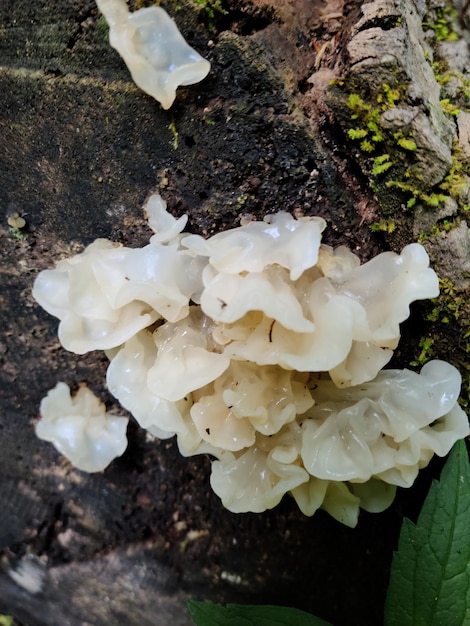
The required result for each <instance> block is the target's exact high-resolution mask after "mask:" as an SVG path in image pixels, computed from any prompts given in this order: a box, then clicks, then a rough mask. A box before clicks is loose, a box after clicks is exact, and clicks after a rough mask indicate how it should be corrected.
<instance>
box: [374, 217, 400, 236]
mask: <svg viewBox="0 0 470 626" xmlns="http://www.w3.org/2000/svg"><path fill="white" fill-rule="evenodd" d="M395 228H396V225H395V222H394V221H393V220H381V221H380V222H375V223H374V224H371V225H370V230H371V231H372V232H373V233H379V232H382V233H388V234H391V233H393V232H394V231H395Z"/></svg>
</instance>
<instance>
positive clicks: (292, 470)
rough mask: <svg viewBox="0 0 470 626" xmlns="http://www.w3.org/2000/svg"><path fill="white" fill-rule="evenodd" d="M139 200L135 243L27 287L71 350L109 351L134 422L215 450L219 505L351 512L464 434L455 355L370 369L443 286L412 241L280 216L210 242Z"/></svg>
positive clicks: (382, 361) (156, 199)
mask: <svg viewBox="0 0 470 626" xmlns="http://www.w3.org/2000/svg"><path fill="white" fill-rule="evenodd" d="M146 211H147V217H148V220H149V224H150V226H151V228H152V230H153V231H154V234H153V236H152V237H151V239H150V243H149V244H148V245H147V246H145V247H143V248H142V249H131V248H124V247H120V246H117V245H116V244H113V243H111V242H109V241H105V240H98V241H97V242H95V243H93V244H91V245H90V246H88V247H87V248H86V249H85V251H84V252H82V253H81V254H78V255H76V256H74V257H72V258H71V259H67V260H63V261H60V262H59V263H58V264H57V267H56V269H54V270H46V271H43V272H41V273H40V274H39V276H38V277H37V279H36V281H35V284H34V289H33V295H34V297H35V298H36V300H37V301H38V302H39V304H41V305H42V306H43V307H44V308H45V309H46V310H47V311H49V312H50V313H52V314H53V315H55V316H56V317H58V318H59V319H60V324H59V338H60V340H61V341H62V343H63V345H64V346H65V347H66V348H68V349H69V350H72V351H74V352H77V353H80V354H81V353H83V352H85V351H88V350H94V349H106V350H107V355H108V357H109V358H110V361H111V362H110V365H109V368H108V372H107V383H108V387H109V390H110V391H111V393H112V394H113V395H114V396H115V397H116V398H117V399H118V400H119V401H120V402H121V404H122V405H123V406H124V407H125V408H126V409H128V410H129V411H130V412H131V413H132V414H133V415H134V417H135V418H136V420H137V421H138V422H139V424H140V425H141V426H142V427H143V428H146V429H147V430H148V431H149V432H150V433H151V434H152V435H155V436H158V437H160V438H167V437H171V436H173V435H176V438H177V443H178V447H179V449H180V451H181V453H182V454H183V455H185V456H190V455H194V454H199V453H207V454H210V455H211V456H212V457H214V459H215V460H214V462H213V464H212V475H211V485H212V488H213V489H214V491H215V492H216V493H217V495H218V496H219V497H220V498H221V500H222V502H223V504H224V506H226V507H227V508H228V509H229V510H231V511H233V512H246V511H254V512H260V511H264V510H266V509H268V508H271V507H273V506H275V505H276V504H277V503H278V502H279V501H280V500H281V498H282V497H283V496H284V494H285V493H290V494H291V495H292V496H293V497H294V499H295V500H296V502H297V504H298V506H299V507H300V509H301V510H302V511H303V512H304V513H305V514H306V515H312V514H313V513H314V512H315V511H316V510H317V509H319V508H322V509H324V510H326V511H327V512H328V513H330V514H331V515H332V516H333V517H335V518H336V519H338V520H339V521H341V522H343V523H344V524H347V525H349V526H354V525H355V524H356V523H357V519H358V513H359V508H363V509H365V510H367V511H371V512H378V511H382V510H384V509H385V508H386V507H387V506H389V505H390V503H391V502H392V500H393V498H394V494H395V490H396V487H397V486H401V487H409V486H410V485H411V484H412V483H413V481H414V480H415V478H416V476H417V474H418V471H419V469H421V468H422V467H424V466H426V465H427V464H428V463H429V461H430V459H431V458H432V456H433V455H434V454H437V455H439V456H443V455H445V454H447V453H448V452H449V450H450V448H451V447H452V445H453V444H454V443H455V441H456V440H457V439H460V438H462V437H465V436H466V435H468V433H469V427H468V420H467V416H466V415H465V413H464V412H463V410H462V409H461V408H460V407H459V405H458V403H457V399H458V395H459V392H460V384H461V379H460V375H459V373H458V372H457V370H456V369H455V368H454V367H452V366H451V365H449V364H448V363H445V362H442V361H432V362H430V363H428V364H426V365H425V366H424V367H423V368H422V370H421V373H420V374H418V373H415V372H411V371H408V370H403V371H400V370H382V368H383V367H384V366H385V365H386V364H387V362H388V361H389V360H390V358H391V356H392V354H393V350H394V348H395V347H396V346H397V344H398V341H399V338H400V326H399V325H400V323H401V322H403V320H405V319H406V318H407V317H408V315H409V307H410V304H411V303H412V302H413V301H414V300H418V299H423V298H429V297H435V296H437V295H438V292H439V289H438V279H437V276H436V274H435V272H434V271H433V270H432V269H430V267H429V259H428V256H427V254H426V251H425V250H424V248H423V247H422V246H421V245H419V244H410V245H408V246H406V247H405V248H404V249H403V251H402V252H401V254H396V253H394V252H385V253H383V254H379V255H378V256H377V257H375V258H373V259H371V260H370V261H368V262H367V263H364V264H361V263H360V260H359V258H358V257H357V256H356V255H354V254H353V253H352V252H351V251H350V250H348V249H347V248H345V247H344V246H341V247H339V248H337V249H332V248H330V247H328V246H324V245H322V244H321V233H322V231H323V229H324V228H325V222H324V220H322V219H321V218H301V219H299V220H295V219H294V218H293V217H291V216H290V215H288V214H286V213H278V214H276V215H272V216H269V217H268V218H266V219H265V220H264V221H262V222H261V221H253V220H251V221H247V222H245V223H244V225H242V226H239V227H238V228H233V229H231V230H228V231H226V232H223V233H220V234H218V235H215V236H213V237H211V238H209V239H207V240H204V239H203V238H202V237H199V236H195V235H185V234H182V233H181V231H182V229H183V227H184V225H185V223H186V219H187V218H186V217H183V218H179V219H178V220H176V219H175V218H174V217H172V216H171V215H170V214H169V213H167V211H166V205H165V203H164V202H163V200H162V199H161V198H160V196H158V195H157V194H154V195H153V196H152V197H151V198H150V200H149V202H148V204H147V206H146ZM62 393H65V392H64V391H63V392H62ZM77 397H78V396H77ZM69 403H70V400H69ZM64 406H66V404H64ZM60 414H61V413H60V411H59V413H57V414H56V413H54V416H56V417H58V416H59V415H60ZM64 414H65V415H66V414H67V411H65V413H64ZM74 432H75V431H73V430H71V431H70V436H69V440H68V445H69V446H70V447H72V448H73V447H74V445H75V444H74V443H73V438H74V437H75V436H76V437H77V438H78V439H80V438H82V433H81V431H80V433H78V431H77V434H76V435H75V434H74ZM87 432H88V431H87ZM90 436H92V435H88V434H87V437H90ZM56 445H57V444H56ZM62 449H64V448H63V447H62ZM69 458H71V457H70V456H69ZM73 462H74V464H76V465H77V462H76V460H73ZM107 462H109V461H106V463H105V462H104V461H103V464H104V465H106V464H107Z"/></svg>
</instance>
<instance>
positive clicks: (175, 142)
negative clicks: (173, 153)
mask: <svg viewBox="0 0 470 626" xmlns="http://www.w3.org/2000/svg"><path fill="white" fill-rule="evenodd" d="M168 130H171V133H172V135H173V150H177V149H178V142H179V137H180V136H179V133H178V130H177V128H176V122H175V118H174V117H172V118H171V122H170V124H169V125H168Z"/></svg>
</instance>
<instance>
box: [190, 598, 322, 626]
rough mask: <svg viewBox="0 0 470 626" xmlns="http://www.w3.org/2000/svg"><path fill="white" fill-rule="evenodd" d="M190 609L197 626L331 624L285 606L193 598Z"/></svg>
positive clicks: (306, 625) (304, 625) (308, 625)
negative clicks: (196, 599) (225, 603)
mask: <svg viewBox="0 0 470 626" xmlns="http://www.w3.org/2000/svg"><path fill="white" fill-rule="evenodd" d="M188 609H189V613H190V615H191V617H192V618H193V620H194V623H195V624H196V626H331V624H330V623H329V622H325V621H324V620H322V619H320V618H319V617H314V616H313V615H310V614H309V613H305V612H304V611H299V609H289V608H286V607H283V606H254V605H250V604H227V606H221V605H220V604H213V603H212V602H196V601H195V600H189V602H188Z"/></svg>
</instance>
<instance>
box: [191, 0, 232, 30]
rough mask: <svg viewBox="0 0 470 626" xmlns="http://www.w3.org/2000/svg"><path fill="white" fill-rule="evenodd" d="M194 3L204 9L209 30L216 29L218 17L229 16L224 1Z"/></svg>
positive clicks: (210, 0)
mask: <svg viewBox="0 0 470 626" xmlns="http://www.w3.org/2000/svg"><path fill="white" fill-rule="evenodd" d="M193 2H194V4H196V5H197V6H198V7H201V8H202V9H203V11H204V15H205V21H206V23H207V27H208V28H209V30H213V29H214V28H215V21H216V18H217V16H220V15H228V11H227V9H225V8H224V6H223V2H222V0H193Z"/></svg>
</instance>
